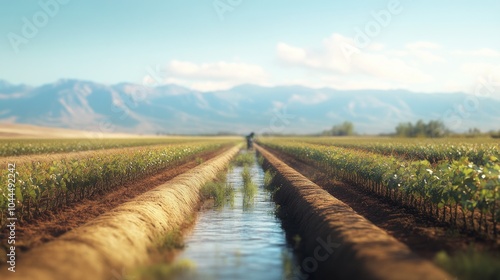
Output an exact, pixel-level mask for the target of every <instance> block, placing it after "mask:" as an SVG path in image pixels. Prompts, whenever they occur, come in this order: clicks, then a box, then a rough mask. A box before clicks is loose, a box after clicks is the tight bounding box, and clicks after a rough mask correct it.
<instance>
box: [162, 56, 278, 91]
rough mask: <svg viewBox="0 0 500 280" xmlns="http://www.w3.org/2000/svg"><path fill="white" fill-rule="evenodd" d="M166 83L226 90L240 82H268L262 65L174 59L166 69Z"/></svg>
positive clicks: (208, 89)
mask: <svg viewBox="0 0 500 280" xmlns="http://www.w3.org/2000/svg"><path fill="white" fill-rule="evenodd" d="M165 73H166V78H165V79H164V80H163V82H164V83H167V84H170V83H173V84H178V85H182V86H187V87H189V88H192V89H196V90H200V91H214V90H224V89H229V88H231V87H234V86H236V85H239V84H244V83H253V84H261V85H264V84H267V76H268V75H267V73H266V72H265V71H264V69H262V67H260V66H258V65H254V64H247V63H234V62H224V61H220V62H215V63H201V64H197V63H193V62H189V61H179V60H172V61H171V62H170V63H169V64H168V66H167V68H166V70H165Z"/></svg>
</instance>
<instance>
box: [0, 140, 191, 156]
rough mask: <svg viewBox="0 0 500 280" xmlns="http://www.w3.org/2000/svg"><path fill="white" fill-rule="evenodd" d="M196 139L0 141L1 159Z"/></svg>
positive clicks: (182, 141) (173, 142)
mask: <svg viewBox="0 0 500 280" xmlns="http://www.w3.org/2000/svg"><path fill="white" fill-rule="evenodd" d="M196 140H198V139H196V138H189V139H184V138H135V139H130V138H123V139H120V138H118V139H57V140H54V139H0V157H10V156H22V155H34V154H53V153H68V152H80V151H94V150H104V149H113V148H126V147H139V146H151V145H166V144H176V143H186V142H189V141H196Z"/></svg>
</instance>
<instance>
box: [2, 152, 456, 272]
mask: <svg viewBox="0 0 500 280" xmlns="http://www.w3.org/2000/svg"><path fill="white" fill-rule="evenodd" d="M256 152H257V154H258V155H259V159H260V160H259V161H258V160H257V158H256V155H255V153H254V152H253V151H252V152H242V151H241V145H238V146H234V147H232V148H228V149H227V150H226V151H224V152H223V153H221V154H220V155H219V156H216V157H215V158H213V159H210V160H208V161H206V162H204V163H202V164H200V165H199V166H197V167H195V168H193V169H191V170H189V171H188V172H186V173H183V174H181V175H179V176H177V177H175V178H174V179H172V180H170V181H168V182H166V183H164V184H162V185H160V186H158V187H156V188H155V189H153V190H151V191H148V192H146V193H144V194H142V195H140V196H138V197H136V198H134V199H133V200H131V201H129V202H126V203H124V204H121V205H120V206H118V207H117V208H115V209H113V210H111V211H109V212H106V213H103V214H102V215H101V216H99V217H97V218H96V219H94V220H92V221H90V222H88V223H87V224H85V225H83V226H81V227H78V228H76V229H74V230H72V231H70V232H67V233H66V234H64V235H62V236H60V237H59V238H57V239H56V240H54V241H52V242H49V243H46V244H44V245H42V246H39V247H36V248H34V249H33V250H31V251H29V252H27V253H26V254H25V255H23V256H22V258H20V261H19V263H18V265H17V266H18V267H17V271H16V273H10V272H7V270H3V271H1V272H0V278H1V279H40V280H45V279H70V280H71V279H77V280H79V279H95V280H98V279H113V280H118V279H134V280H135V279H181V280H182V279H409V280H412V279H443V280H444V279H452V277H451V276H450V275H448V274H447V273H445V272H443V271H442V270H441V269H439V268H437V267H436V266H434V265H433V264H432V263H431V262H429V261H427V260H424V259H421V258H419V257H418V256H417V255H415V254H414V253H412V251H411V250H410V249H409V248H408V247H407V246H406V245H404V244H402V243H400V242H399V241H397V240H396V239H395V238H393V237H391V236H390V235H388V234H387V233H386V232H385V231H383V230H381V229H380V228H378V227H376V226H375V225H373V224H372V223H371V222H369V221H368V220H366V219H365V218H363V217H362V216H360V215H358V214H357V213H356V212H355V211H354V210H352V209H351V208H350V207H349V206H348V205H346V204H344V203H343V202H341V201H340V200H337V199H336V198H334V197H333V196H331V195H330V194H329V193H328V192H326V191H325V190H323V189H322V188H321V187H319V186H317V185H316V184H314V183H313V182H311V181H310V180H308V179H307V178H306V177H304V176H302V175H301V174H300V173H298V172H297V171H295V170H293V169H292V168H291V167H289V166H287V165H286V164H285V163H283V162H282V161H280V160H279V159H278V158H276V157H274V156H273V155H272V154H271V153H269V152H268V151H266V150H265V149H263V148H262V147H260V146H258V145H256ZM238 153H240V154H241V153H244V154H245V153H246V155H247V157H246V159H244V161H246V162H244V163H243V164H240V163H238V160H236V163H234V162H235V160H234V159H235V156H236V155H237V154H238ZM248 155H249V156H248ZM244 158H245V157H244ZM236 159H237V158H236ZM231 162H233V163H234V164H230V163H231ZM257 162H258V163H257ZM230 165H232V167H230V168H229V169H228V166H230ZM221 174H222V175H221ZM271 174H273V175H271ZM207 197H210V198H211V199H209V200H207ZM203 201H205V204H207V201H210V202H211V204H210V206H209V207H202V208H203V209H202V210H201V211H200V205H205V204H203ZM159 241H160V243H159ZM172 251H175V254H172Z"/></svg>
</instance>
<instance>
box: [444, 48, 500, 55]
mask: <svg viewBox="0 0 500 280" xmlns="http://www.w3.org/2000/svg"><path fill="white" fill-rule="evenodd" d="M451 54H454V55H463V56H483V57H500V52H498V51H496V50H493V49H489V48H482V49H478V50H468V51H464V50H457V51H453V52H451Z"/></svg>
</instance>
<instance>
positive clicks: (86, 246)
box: [0, 147, 239, 280]
mask: <svg viewBox="0 0 500 280" xmlns="http://www.w3.org/2000/svg"><path fill="white" fill-rule="evenodd" d="M238 150H239V147H234V148H231V149H230V150H228V151H227V152H224V153H223V154H222V155H220V156H218V157H216V158H214V159H212V160H209V161H207V162H206V163H203V164H201V165H200V166H198V167H196V168H193V169H192V170H190V171H188V172H186V173H184V174H181V175H179V176H177V177H175V178H174V179H172V180H171V181H168V182H167V183H165V184H163V185H160V186H158V187H157V188H155V189H153V190H151V191H148V192H146V193H144V194H142V195H140V196H138V197H136V198H135V199H133V200H132V201H130V202H127V203H124V204H122V205H120V206H118V207H117V208H115V209H113V210H111V211H109V212H107V213H104V214H103V215H101V216H99V217H97V218H96V219H94V220H92V221H90V222H89V223H87V224H85V225H83V226H81V227H79V228H77V229H75V230H73V231H70V232H68V233H66V234H64V235H62V236H61V237H60V238H58V239H56V240H54V241H52V242H49V243H47V244H45V245H43V246H40V247H37V248H35V249H33V250H31V251H30V252H29V253H27V254H26V255H22V256H18V260H19V262H18V263H17V264H16V272H15V273H12V272H9V271H7V268H6V267H5V266H3V267H2V268H3V269H2V271H1V272H0V278H1V279H40V280H44V279H69V280H71V279H94V280H97V279H117V278H120V276H121V275H123V274H122V272H123V271H124V270H126V269H128V268H132V267H134V266H137V265H140V264H143V263H145V262H147V261H148V248H150V247H151V246H153V245H154V243H155V242H156V241H157V240H158V239H159V238H160V237H161V236H163V235H164V234H165V233H167V232H169V231H171V230H174V229H176V228H178V227H180V226H181V225H182V224H183V223H184V222H185V218H186V217H189V216H191V215H192V213H193V212H194V211H196V210H197V209H196V208H197V206H198V204H199V201H200V194H199V190H200V188H201V186H202V185H203V184H204V183H206V182H207V181H209V180H213V179H214V178H215V177H216V174H217V173H218V172H219V171H221V170H223V169H224V168H225V166H226V165H227V164H228V163H229V161H230V160H231V158H232V157H233V156H234V155H235V154H236V153H237V152H238Z"/></svg>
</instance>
